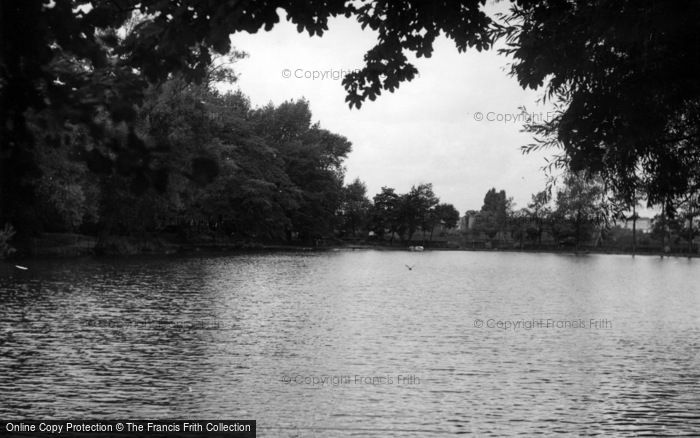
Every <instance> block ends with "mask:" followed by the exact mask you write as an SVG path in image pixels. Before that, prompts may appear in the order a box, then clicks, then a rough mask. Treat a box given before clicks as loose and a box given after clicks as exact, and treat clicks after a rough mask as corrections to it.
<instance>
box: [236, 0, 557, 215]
mask: <svg viewBox="0 0 700 438" xmlns="http://www.w3.org/2000/svg"><path fill="white" fill-rule="evenodd" d="M504 6H505V5H504V3H501V4H500V5H499V6H498V7H499V8H502V7H504ZM489 7H490V8H491V11H493V8H494V7H493V6H489ZM329 28H330V29H329V31H328V32H327V33H326V34H324V36H323V37H322V38H319V37H314V38H311V37H309V36H308V34H299V33H297V31H296V27H295V26H293V25H291V24H289V23H287V22H286V21H282V22H281V23H280V24H279V25H277V26H275V28H274V29H273V30H272V31H271V32H259V33H257V34H252V35H249V34H243V33H241V34H236V35H234V36H233V37H232V41H233V44H234V46H235V47H236V48H238V49H240V50H244V51H246V52H247V53H248V54H249V57H248V58H247V59H244V60H242V61H239V62H238V63H237V64H236V66H235V70H236V71H237V73H239V75H240V77H239V81H238V83H237V84H236V87H240V89H241V90H242V91H243V92H244V93H245V94H247V95H248V96H249V97H250V99H251V101H252V103H253V105H255V106H261V105H265V104H267V103H268V102H273V103H275V104H279V103H281V102H284V101H285V100H289V99H298V98H301V97H305V98H306V99H308V100H309V102H310V105H311V110H312V112H313V119H314V121H319V122H320V123H321V126H322V127H323V128H325V129H328V130H330V131H332V132H335V133H338V134H341V135H343V136H345V137H347V138H348V139H349V140H350V141H351V142H352V145H353V146H352V153H351V154H350V156H349V158H348V160H347V161H346V166H347V173H346V182H349V181H352V180H353V179H354V178H356V177H359V178H360V179H361V180H362V181H364V182H365V183H366V184H367V188H368V196H369V197H370V198H372V196H374V194H376V193H377V192H378V191H379V190H380V189H381V187H382V186H389V187H394V188H396V189H397V191H398V192H400V193H403V192H406V191H408V190H409V189H410V188H411V186H412V185H414V184H419V183H421V182H431V183H433V186H434V190H435V193H436V194H437V195H438V196H439V197H440V199H441V201H443V202H449V203H451V204H454V205H455V207H457V209H458V210H459V211H460V213H462V214H464V212H465V211H466V210H469V209H475V210H478V209H479V208H481V205H482V203H483V198H484V194H485V193H486V191H487V190H488V189H489V188H491V187H496V188H497V189H499V190H500V189H505V190H506V192H507V194H508V196H512V197H513V198H514V200H515V202H516V207H517V208H520V207H525V206H526V204H527V202H528V201H529V200H530V195H531V194H532V193H535V192H537V191H540V190H542V189H543V188H544V184H545V177H544V174H543V172H542V170H541V167H542V166H543V165H544V164H545V161H544V156H545V155H544V154H535V155H528V156H524V155H523V154H522V153H521V152H520V146H521V145H524V144H527V143H530V142H531V136H530V135H529V134H526V133H522V132H520V131H521V129H522V123H521V122H520V121H509V122H506V121H505V120H504V118H505V117H507V116H508V115H510V116H511V117H514V116H517V115H518V113H519V110H518V107H520V106H526V107H527V109H528V112H529V113H534V114H535V116H536V117H542V118H546V117H548V111H551V109H550V108H549V107H547V106H543V105H539V104H538V103H537V100H538V98H539V97H540V95H541V91H532V90H523V89H522V88H521V87H520V86H519V85H518V83H517V80H516V79H515V78H513V77H510V76H509V75H508V74H507V65H508V62H509V60H508V58H506V57H504V56H502V55H498V54H497V53H496V51H495V50H491V51H488V52H483V53H479V52H477V51H476V50H469V51H467V53H461V54H460V53H458V52H457V49H456V48H455V46H454V43H452V42H451V41H449V40H447V39H445V38H440V39H439V40H437V41H436V44H435V47H434V49H435V50H434V52H433V55H432V57H431V58H428V59H425V58H421V59H416V60H415V65H416V67H417V68H418V70H419V72H420V77H417V78H416V79H414V80H413V81H411V82H407V83H403V84H401V86H400V88H399V89H398V90H397V91H395V92H394V93H393V94H392V93H386V94H382V95H381V96H380V97H379V98H378V99H377V100H376V101H374V102H367V103H365V104H364V105H363V106H362V108H361V109H360V110H357V109H353V110H350V109H349V108H348V105H347V104H346V103H345V90H344V89H343V87H342V84H341V78H342V76H341V75H340V72H339V71H340V70H351V69H355V68H359V67H360V66H362V64H363V62H362V58H363V55H364V53H365V52H366V51H367V50H368V49H370V48H372V47H373V45H374V43H375V40H376V35H375V34H374V33H373V32H371V31H369V30H366V31H363V30H361V29H360V26H359V25H358V24H357V22H356V21H354V20H353V19H346V18H338V19H334V20H332V21H331V23H330V24H329ZM314 72H316V75H322V74H323V72H326V73H325V74H326V77H325V78H317V79H313V78H311V77H308V76H312V75H314ZM285 76H289V77H285ZM305 76H307V77H305ZM479 117H481V118H482V120H480V121H479V120H476V119H478V118H479ZM497 119H501V120H500V121H499V120H497Z"/></svg>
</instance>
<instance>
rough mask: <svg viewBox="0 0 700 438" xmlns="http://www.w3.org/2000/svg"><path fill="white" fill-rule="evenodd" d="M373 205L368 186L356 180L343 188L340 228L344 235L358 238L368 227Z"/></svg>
mask: <svg viewBox="0 0 700 438" xmlns="http://www.w3.org/2000/svg"><path fill="white" fill-rule="evenodd" d="M371 207H372V203H371V202H370V200H369V199H367V186H366V185H365V183H363V182H362V181H360V179H359V178H356V179H355V180H354V181H353V182H352V183H350V184H348V185H346V186H345V187H343V193H342V203H341V207H340V220H341V224H340V228H341V230H342V232H343V234H346V235H347V234H349V235H351V236H356V235H357V232H358V231H359V230H360V229H364V228H365V227H366V225H367V221H368V216H369V212H370V208H371Z"/></svg>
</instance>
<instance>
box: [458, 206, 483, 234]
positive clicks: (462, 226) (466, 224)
mask: <svg viewBox="0 0 700 438" xmlns="http://www.w3.org/2000/svg"><path fill="white" fill-rule="evenodd" d="M477 214H478V212H476V211H468V212H467V214H465V215H464V216H462V217H461V218H459V224H457V229H458V230H459V231H462V232H464V231H468V230H472V229H474V222H475V221H476V215H477Z"/></svg>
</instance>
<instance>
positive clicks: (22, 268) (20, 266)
mask: <svg viewBox="0 0 700 438" xmlns="http://www.w3.org/2000/svg"><path fill="white" fill-rule="evenodd" d="M15 268H17V269H21V270H23V271H26V270H28V269H29V268H28V267H26V266H22V265H15Z"/></svg>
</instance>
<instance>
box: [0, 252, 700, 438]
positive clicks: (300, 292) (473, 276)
mask: <svg viewBox="0 0 700 438" xmlns="http://www.w3.org/2000/svg"><path fill="white" fill-rule="evenodd" d="M24 264H26V265H27V266H28V267H29V270H28V271H19V270H10V269H9V268H8V267H7V266H5V268H4V271H3V275H2V276H0V300H1V302H2V306H1V307H0V418H3V419H29V418H57V419H63V418H83V419H85V418H102V419H116V418H137V419H141V418H154V419H159V418H162V419H166V418H190V419H197V418H200V419H201V418H222V419H255V420H257V424H258V436H290V437H291V436H294V437H296V436H301V437H307V436H448V435H452V434H460V433H475V434H478V435H504V434H515V433H522V434H527V435H532V434H536V433H542V434H546V435H551V434H553V433H557V432H561V433H568V434H575V435H580V434H595V433H600V434H607V435H609V434H615V435H620V434H630V435H644V434H649V435H659V434H671V435H673V434H690V433H699V432H700V281H698V280H699V277H700V276H699V274H700V259H692V260H689V259H684V258H664V259H661V258H659V257H639V256H638V257H634V258H633V257H631V256H628V255H627V256H616V255H585V256H575V255H565V254H532V253H507V252H457V251H455V252H448V251H445V252H439V251H434V252H423V253H410V252H399V251H370V250H367V251H336V252H299V253H259V254H240V255H226V256H221V255H207V256H204V255H202V256H186V257H185V256H172V257H136V258H105V259H78V260H53V261H26V262H24ZM409 267H411V269H409Z"/></svg>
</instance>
